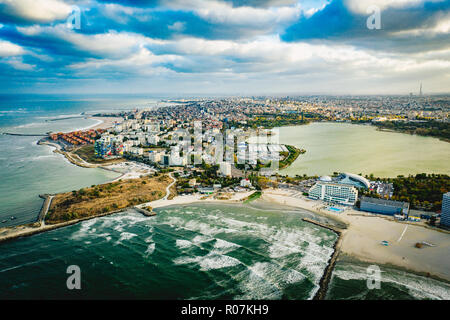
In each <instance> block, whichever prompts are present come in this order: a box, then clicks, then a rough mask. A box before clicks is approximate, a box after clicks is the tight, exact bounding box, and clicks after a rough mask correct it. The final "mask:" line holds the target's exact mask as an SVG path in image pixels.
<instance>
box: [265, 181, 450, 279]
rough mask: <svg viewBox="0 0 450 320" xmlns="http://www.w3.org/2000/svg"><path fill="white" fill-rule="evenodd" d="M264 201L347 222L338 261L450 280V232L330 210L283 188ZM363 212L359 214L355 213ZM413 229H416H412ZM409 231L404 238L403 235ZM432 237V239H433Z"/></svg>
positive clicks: (269, 194)
mask: <svg viewBox="0 0 450 320" xmlns="http://www.w3.org/2000/svg"><path fill="white" fill-rule="evenodd" d="M262 198H263V200H268V201H272V202H275V203H279V204H285V205H289V206H292V207H297V208H302V209H304V210H307V211H310V212H313V213H315V214H318V215H320V216H326V217H327V218H332V219H333V218H334V219H333V220H338V221H340V222H342V223H344V224H346V225H347V229H345V230H342V235H341V238H342V244H341V247H340V250H339V251H340V252H339V255H338V259H337V261H338V262H339V261H341V259H342V260H344V259H345V257H353V258H354V259H356V260H358V261H360V262H364V263H373V264H378V265H385V266H389V267H395V268H398V269H400V270H403V271H407V272H410V273H414V274H418V275H422V276H426V277H431V278H435V279H437V280H439V281H445V282H447V283H450V270H448V268H446V266H448V265H449V263H448V261H447V260H448V259H450V256H449V253H450V244H449V241H448V239H449V237H450V235H449V234H448V233H447V232H439V231H438V230H432V229H429V228H426V227H424V226H420V225H413V224H406V223H405V224H404V223H400V222H396V221H391V220H387V219H386V218H385V217H380V216H377V215H363V214H361V212H359V211H355V210H353V209H350V208H347V209H346V210H345V211H344V213H341V214H336V213H331V212H329V213H327V212H324V211H321V209H319V205H318V204H320V203H317V202H315V201H313V200H306V199H302V198H296V197H292V196H289V195H288V192H286V191H285V190H280V189H270V190H267V191H265V192H264V193H263V197H262ZM355 213H359V214H357V215H352V214H355ZM411 229H413V230H411ZM405 230H408V232H406V234H405V237H403V238H402V239H401V240H400V238H399V236H400V235H401V234H402V232H404V231H405ZM429 239H432V240H429ZM382 240H389V243H390V245H389V246H388V247H385V246H382V245H381V241H382ZM427 240H428V242H430V243H434V244H437V245H436V247H425V248H422V249H418V248H415V247H414V244H415V243H417V242H420V241H427Z"/></svg>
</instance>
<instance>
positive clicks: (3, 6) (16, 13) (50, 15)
mask: <svg viewBox="0 0 450 320" xmlns="http://www.w3.org/2000/svg"><path fill="white" fill-rule="evenodd" d="M71 12H72V8H71V6H70V5H68V4H67V3H65V2H63V1H60V0H0V21H2V22H15V23H19V24H20V23H35V22H36V23H47V22H52V21H55V20H61V19H65V18H67V16H68V15H69V14H70V13H71Z"/></svg>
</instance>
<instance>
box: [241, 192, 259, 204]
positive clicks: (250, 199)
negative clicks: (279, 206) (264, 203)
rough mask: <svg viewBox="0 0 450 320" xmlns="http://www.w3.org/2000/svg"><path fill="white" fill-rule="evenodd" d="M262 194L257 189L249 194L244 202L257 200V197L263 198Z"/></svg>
mask: <svg viewBox="0 0 450 320" xmlns="http://www.w3.org/2000/svg"><path fill="white" fill-rule="evenodd" d="M261 195H262V193H261V191H255V192H253V193H252V194H251V195H249V196H248V198H247V200H245V201H244V203H249V202H252V201H255V200H256V199H259V198H261Z"/></svg>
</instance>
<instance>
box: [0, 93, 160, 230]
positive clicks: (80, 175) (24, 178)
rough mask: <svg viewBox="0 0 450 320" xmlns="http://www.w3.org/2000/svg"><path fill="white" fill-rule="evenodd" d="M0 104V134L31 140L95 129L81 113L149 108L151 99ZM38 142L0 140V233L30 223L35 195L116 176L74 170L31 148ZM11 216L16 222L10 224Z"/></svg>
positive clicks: (49, 152) (36, 99)
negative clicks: (58, 133) (25, 134)
mask: <svg viewBox="0 0 450 320" xmlns="http://www.w3.org/2000/svg"><path fill="white" fill-rule="evenodd" d="M0 98H1V99H0V132H14V133H33V134H45V133H46V132H48V131H55V132H58V131H64V132H67V131H72V130H75V129H81V128H87V127H90V126H93V125H96V124H97V123H99V122H98V121H97V120H93V119H86V118H83V117H81V118H80V114H81V113H82V112H86V113H89V114H94V113H97V112H113V111H117V110H127V109H132V108H136V107H140V106H142V107H143V106H147V107H148V106H151V105H154V103H155V100H152V99H141V98H134V99H130V98H128V99H125V98H121V97H116V98H114V99H111V98H109V99H107V98H104V97H89V98H86V97H83V98H78V99H75V98H72V97H69V96H35V95H31V96H27V95H25V96H19V97H17V96H10V95H6V96H5V95H0ZM72 117H78V118H72ZM65 118H69V119H65ZM61 119H63V120H61ZM54 120H56V121H54ZM39 139H40V138H39V137H24V136H9V135H0V150H1V153H0V170H1V172H2V174H1V179H0V204H1V206H0V221H3V220H7V223H1V224H0V227H4V226H11V225H18V224H24V223H30V222H34V221H35V220H36V218H37V215H38V213H39V210H40V208H41V206H42V203H43V200H42V199H40V198H39V197H38V195H39V194H43V193H57V192H67V191H71V190H75V189H80V188H82V187H86V186H91V185H93V184H99V183H105V182H107V181H110V180H112V179H114V178H116V177H117V176H118V174H116V173H113V172H110V171H106V170H102V169H86V168H79V167H76V166H74V165H72V164H70V163H69V162H68V161H67V160H65V159H64V157H63V156H62V155H59V154H55V153H53V148H52V147H49V146H39V145H37V144H36V143H37V141H38V140H39ZM11 216H15V217H16V218H17V219H16V220H11V219H10V218H11Z"/></svg>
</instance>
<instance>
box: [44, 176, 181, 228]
mask: <svg viewBox="0 0 450 320" xmlns="http://www.w3.org/2000/svg"><path fill="white" fill-rule="evenodd" d="M170 182H172V179H170V178H169V177H168V176H167V175H160V176H158V177H143V178H140V179H129V180H124V181H117V182H112V183H107V184H101V185H97V186H92V187H90V188H83V189H80V190H78V191H75V190H74V191H72V192H66V193H60V194H58V195H56V196H55V198H53V201H52V204H51V207H50V210H49V212H48V214H47V217H46V218H45V222H46V223H49V224H51V223H59V222H64V221H69V220H73V219H79V218H85V217H90V216H95V215H98V214H101V213H107V212H113V211H117V210H121V209H124V208H127V207H130V206H134V205H137V204H141V203H145V202H149V201H153V200H157V199H160V198H162V197H163V196H164V195H165V190H166V187H167V186H168V185H169V183H170Z"/></svg>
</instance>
